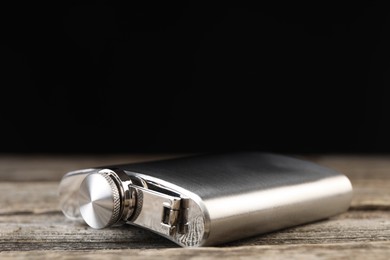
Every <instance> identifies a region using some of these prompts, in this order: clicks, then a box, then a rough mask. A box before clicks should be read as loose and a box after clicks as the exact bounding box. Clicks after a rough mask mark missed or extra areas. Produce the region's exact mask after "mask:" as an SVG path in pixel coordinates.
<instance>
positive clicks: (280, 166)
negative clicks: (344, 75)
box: [59, 152, 352, 247]
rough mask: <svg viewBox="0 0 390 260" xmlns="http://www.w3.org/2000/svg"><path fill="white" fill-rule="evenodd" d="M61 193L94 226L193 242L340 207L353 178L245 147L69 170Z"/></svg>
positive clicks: (278, 225)
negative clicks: (144, 231)
mask: <svg viewBox="0 0 390 260" xmlns="http://www.w3.org/2000/svg"><path fill="white" fill-rule="evenodd" d="M59 195H60V207H61V209H62V211H63V213H64V214H65V216H66V217H68V218H70V219H74V220H78V219H79V220H83V221H85V222H86V223H87V224H88V225H89V226H91V227H92V228H97V229H101V228H106V227H110V226H118V225H122V224H132V225H136V226H139V227H143V228H146V229H148V230H151V231H153V232H155V233H157V234H160V235H162V236H164V237H166V238H168V239H170V240H172V241H173V242H175V243H177V244H178V245H180V246H183V247H194V246H195V247H196V246H210V245H216V244H221V243H225V242H229V241H233V240H236V239H241V238H245V237H250V236H254V235H258V234H263V233H267V232H271V231H275V230H278V229H282V228H287V227H291V226H295V225H300V224H303V223H308V222H312V221H316V220H320V219H324V218H328V217H331V216H334V215H337V214H339V213H342V212H344V211H346V210H347V209H348V207H349V205H350V202H351V199H352V186H351V183H350V181H349V179H348V178H347V177H346V176H345V175H343V174H341V173H338V172H336V171H334V170H332V169H328V168H325V167H322V166H320V165H317V164H315V163H311V162H308V161H304V160H300V159H297V158H292V157H286V156H282V155H276V154H269V153H257V152H241V153H225V154H208V155H198V156H191V157H184V158H178V159H169V160H162V161H153V162H145V163H135V164H124V165H113V166H104V167H96V168H91V169H82V170H77V171H72V172H69V173H67V174H66V175H65V176H64V177H63V178H62V180H61V183H60V187H59Z"/></svg>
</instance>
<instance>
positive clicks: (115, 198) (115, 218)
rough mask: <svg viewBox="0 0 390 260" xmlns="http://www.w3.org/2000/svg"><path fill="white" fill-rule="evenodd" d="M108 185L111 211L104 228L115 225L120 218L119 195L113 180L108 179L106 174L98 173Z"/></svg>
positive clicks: (108, 176)
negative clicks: (110, 195) (110, 192)
mask: <svg viewBox="0 0 390 260" xmlns="http://www.w3.org/2000/svg"><path fill="white" fill-rule="evenodd" d="M100 174H101V175H102V176H103V177H104V178H105V179H106V180H107V182H108V183H109V184H110V187H111V191H112V199H113V209H112V216H111V219H110V221H109V222H108V223H107V226H106V227H109V226H111V225H113V224H115V223H116V222H117V221H118V220H119V216H120V209H121V198H120V194H119V190H118V187H117V186H116V184H115V182H114V180H113V179H112V178H111V177H110V175H109V174H107V173H100Z"/></svg>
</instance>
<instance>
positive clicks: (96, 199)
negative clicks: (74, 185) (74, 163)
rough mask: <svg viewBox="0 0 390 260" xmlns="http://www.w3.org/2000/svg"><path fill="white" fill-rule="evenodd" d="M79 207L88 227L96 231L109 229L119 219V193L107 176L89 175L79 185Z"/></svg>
mask: <svg viewBox="0 0 390 260" xmlns="http://www.w3.org/2000/svg"><path fill="white" fill-rule="evenodd" d="M79 205H80V212H81V215H82V217H83V219H84V220H85V222H86V223H87V224H88V225H89V226H91V227H93V228H97V229H100V228H105V227H109V226H111V225H113V224H114V223H116V222H117V221H118V220H119V217H120V213H121V212H120V209H121V197H120V191H119V189H118V187H117V185H116V183H115V182H114V180H113V179H112V178H111V177H110V176H109V175H108V174H106V173H93V174H90V175H88V176H87V177H86V178H85V179H84V181H83V182H82V183H81V185H80V191H79Z"/></svg>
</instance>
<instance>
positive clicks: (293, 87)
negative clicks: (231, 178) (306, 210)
mask: <svg viewBox="0 0 390 260" xmlns="http://www.w3.org/2000/svg"><path fill="white" fill-rule="evenodd" d="M54 2H55V4H54V5H53V4H52V5H47V4H45V5H41V6H39V5H37V4H36V3H30V4H29V5H25V4H21V3H18V4H17V5H16V4H15V5H14V6H4V5H3V4H2V6H1V8H0V12H1V15H0V18H1V42H0V47H1V49H0V50H1V52H0V62H1V72H0V73H1V74H0V75H1V88H0V89H1V94H0V98H1V102H0V106H1V107H0V109H1V110H0V111H1V125H0V127H1V130H0V133H1V146H0V152H23V153H25V152H33V153H35V152H38V153H84V152H96V153H107V152H198V151H217V150H218V151H219V150H243V149H246V150H248V149H249V150H264V151H273V152H297V153H339V152H341V153H348V152H351V153H381V152H390V127H389V123H388V121H389V119H388V118H389V112H390V99H389V98H390V96H389V92H390V90H389V83H390V57H389V56H390V16H389V14H390V11H389V9H388V8H387V7H386V6H384V5H381V4H378V3H375V2H374V3H372V2H368V1H367V2H355V3H354V4H353V5H345V6H342V5H333V6H323V5H319V4H317V5H309V6H308V5H301V6H299V5H296V4H295V3H294V4H288V5H282V4H280V3H279V4H274V5H257V6H245V7H234V8H230V7H228V6H200V5H199V6H197V5H187V4H181V5H177V4H170V5H167V4H166V3H164V4H161V3H160V4H158V5H155V4H153V5H152V4H150V5H148V6H146V5H132V4H130V5H129V4H128V5H122V4H119V3H117V2H108V1H107V2H104V1H98V2H95V1H92V2H83V3H79V2H76V3H71V2H69V1H63V2H58V1H54Z"/></svg>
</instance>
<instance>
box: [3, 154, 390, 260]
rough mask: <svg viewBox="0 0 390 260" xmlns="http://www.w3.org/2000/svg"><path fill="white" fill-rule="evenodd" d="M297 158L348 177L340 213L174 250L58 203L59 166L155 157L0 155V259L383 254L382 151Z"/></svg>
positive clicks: (386, 234)
mask: <svg viewBox="0 0 390 260" xmlns="http://www.w3.org/2000/svg"><path fill="white" fill-rule="evenodd" d="M164 156H165V157H166V158H168V157H172V156H176V155H164ZM301 157H304V158H307V159H309V160H312V161H314V162H317V163H319V164H321V165H324V166H328V167H331V168H334V169H336V170H339V171H341V172H343V173H345V174H346V175H347V176H348V177H349V178H350V179H351V181H352V184H353V187H354V198H353V202H352V205H351V208H350V210H349V211H348V212H347V213H345V214H342V215H339V216H336V217H333V218H330V219H327V220H324V221H319V222H315V223H310V224H307V225H302V226H298V227H294V228H290V229H286V230H281V231H278V232H274V233H270V234H266V235H261V236H256V237H252V238H248V239H244V240H240V241H235V242H233V243H229V244H225V245H221V246H219V247H213V248H200V249H182V248H179V247H177V246H176V245H175V244H173V243H172V242H170V241H168V240H167V239H164V238H162V237H160V236H158V235H156V234H154V233H151V232H148V231H145V230H143V229H140V228H137V227H133V226H129V225H127V226H124V227H121V228H110V229H105V230H94V229H91V228H89V227H87V226H85V225H84V224H82V223H77V222H72V221H69V220H67V219H66V218H65V217H64V216H63V215H62V213H61V212H60V210H59V207H58V196H57V188H58V180H59V179H60V178H61V177H62V175H63V173H64V172H66V171H68V170H73V169H77V168H88V167H91V166H95V165H104V164H112V163H124V162H130V161H142V160H150V159H154V158H161V157H160V156H155V155H146V156H145V155H142V156H131V155H126V156H125V155H121V156H114V155H111V156H106V157H92V156H77V157H72V156H64V157H60V156H55V157H51V156H33V157H27V156H26V157H25V156H18V157H14V156H11V155H7V156H0V180H2V182H0V198H1V199H0V258H1V259H7V258H10V259H14V258H29V259H30V258H31V259H38V258H39V259H42V258H53V257H56V258H59V259H68V258H80V259H91V258H94V259H102V258H104V259H105V258H110V257H114V256H115V257H116V258H119V259H122V258H129V257H131V259H145V258H148V259H157V258H158V259H161V258H162V257H166V258H168V257H169V258H170V259H183V258H185V259H215V258H226V259H237V258H243V259H270V258H272V259H285V258H288V259H297V258H298V259H311V258H319V259H340V258H349V259H357V258H360V259H371V258H372V259H389V258H390V178H389V177H390V156H342V155H337V156H336V155H334V156H301ZM99 162H100V163H99ZM9 174H11V175H9ZM26 175H27V176H28V177H27V178H24V177H25V176H26ZM26 251H27V252H26Z"/></svg>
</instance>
